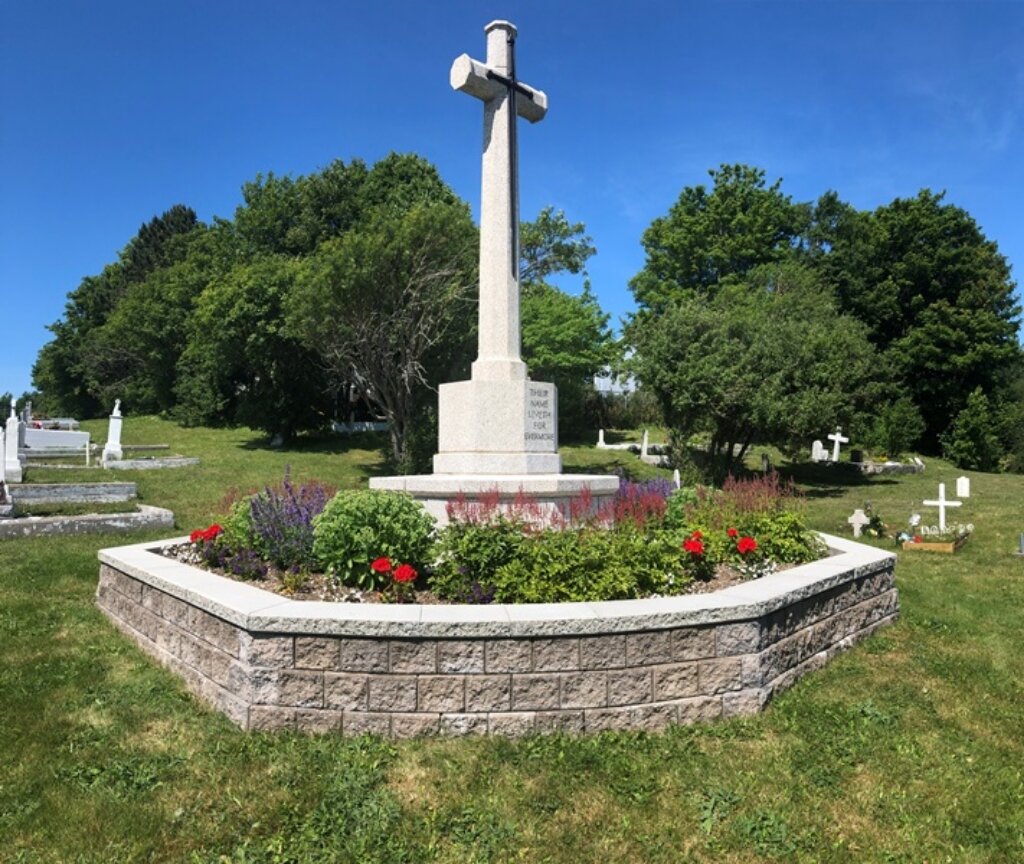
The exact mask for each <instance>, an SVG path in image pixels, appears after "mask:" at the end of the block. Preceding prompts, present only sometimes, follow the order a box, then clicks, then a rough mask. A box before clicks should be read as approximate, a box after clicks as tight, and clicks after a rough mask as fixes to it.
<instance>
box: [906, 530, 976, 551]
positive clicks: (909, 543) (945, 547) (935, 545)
mask: <svg viewBox="0 0 1024 864" xmlns="http://www.w3.org/2000/svg"><path fill="white" fill-rule="evenodd" d="M970 536H971V535H970V534H964V535H963V536H961V537H957V538H956V540H949V541H946V542H940V541H934V542H930V541H928V540H922V541H921V542H920V543H915V542H914V541H913V540H905V541H903V548H904V549H906V550H907V551H910V552H940V553H942V554H943V555H952V554H953V553H954V552H957V551H958V550H959V549H960V547H961V546H963V545H964V543H966V542H967V539H968V538H969V537H970Z"/></svg>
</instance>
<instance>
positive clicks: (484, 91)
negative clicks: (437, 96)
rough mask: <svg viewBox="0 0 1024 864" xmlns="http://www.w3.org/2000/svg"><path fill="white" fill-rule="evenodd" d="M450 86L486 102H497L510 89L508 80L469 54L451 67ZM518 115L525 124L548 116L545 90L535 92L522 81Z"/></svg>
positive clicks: (517, 85)
mask: <svg viewBox="0 0 1024 864" xmlns="http://www.w3.org/2000/svg"><path fill="white" fill-rule="evenodd" d="M450 80H451V84H452V89H453V90H461V91H462V92H463V93H469V94H470V95H471V96H476V98H477V99H482V100H484V101H485V102H488V101H490V100H491V99H496V98H498V97H499V96H501V95H502V94H503V93H505V92H506V91H507V89H508V79H507V78H505V77H504V76H503V75H499V74H498V73H496V72H494V71H493V70H492V69H490V68H488V67H487V66H486V65H484V64H483V63H481V62H479V61H478V60H474V59H473V58H472V57H470V56H469V55H468V54H462V55H460V56H459V57H456V58H455V62H454V63H452V71H451V77H450ZM515 86H516V93H517V94H518V95H519V96H520V97H522V98H519V99H516V113H517V114H519V116H520V117H522V118H523V119H524V120H529V121H530V122H531V123H536V122H537V121H538V120H542V119H543V118H544V115H545V114H547V113H548V97H547V95H546V94H545V93H544V91H543V90H534V89H533V87H528V86H527V85H526V84H523V83H522V82H520V81H517V82H516V85H515Z"/></svg>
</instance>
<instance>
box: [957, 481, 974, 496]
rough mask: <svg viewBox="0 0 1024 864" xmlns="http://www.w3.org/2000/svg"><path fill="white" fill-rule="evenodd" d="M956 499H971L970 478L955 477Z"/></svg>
mask: <svg viewBox="0 0 1024 864" xmlns="http://www.w3.org/2000/svg"><path fill="white" fill-rule="evenodd" d="M956 497H957V498H970V497H971V478H970V477H957V478H956Z"/></svg>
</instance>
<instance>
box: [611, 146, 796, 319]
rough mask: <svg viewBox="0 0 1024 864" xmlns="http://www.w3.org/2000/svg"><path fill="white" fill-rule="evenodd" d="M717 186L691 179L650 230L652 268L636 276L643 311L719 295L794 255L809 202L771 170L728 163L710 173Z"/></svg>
mask: <svg viewBox="0 0 1024 864" xmlns="http://www.w3.org/2000/svg"><path fill="white" fill-rule="evenodd" d="M708 173H709V174H710V175H711V177H712V179H713V181H714V187H713V189H712V190H711V191H710V192H709V191H708V190H707V188H705V187H704V186H687V187H686V188H684V189H683V191H682V193H681V194H680V196H679V199H678V200H677V201H676V203H675V204H673V205H672V207H671V209H670V210H669V212H668V214H667V215H666V216H662V217H659V218H657V219H655V220H654V222H652V223H651V225H650V227H649V228H648V229H647V230H646V231H645V232H644V235H643V240H642V242H643V247H644V251H645V252H646V255H647V260H646V262H645V263H644V269H643V270H641V271H640V273H638V274H637V275H636V276H635V277H634V278H633V280H632V282H631V283H630V288H631V290H632V291H633V296H634V297H635V298H636V301H637V304H638V305H639V307H640V310H641V313H644V312H646V311H650V312H653V313H655V314H657V313H658V312H660V311H661V310H663V309H665V308H666V307H667V306H668V305H669V304H670V303H671V302H672V301H673V300H678V299H681V298H682V297H685V296H688V295H692V294H712V293H714V292H716V291H717V290H719V289H720V287H721V285H722V284H723V282H725V281H726V280H729V279H739V280H742V279H743V278H744V277H745V275H746V274H747V273H749V272H750V270H752V269H753V268H754V267H757V266H760V265H764V264H770V263H779V262H782V261H785V260H787V259H789V258H791V257H792V256H793V254H794V249H795V247H796V245H797V243H798V241H799V238H800V237H801V233H802V231H803V230H804V228H805V227H806V225H807V224H808V220H809V208H808V207H807V206H806V205H801V204H794V203H793V202H792V201H791V200H790V198H789V197H788V196H786V195H783V194H782V191H781V184H782V181H781V180H776V181H775V183H773V184H772V185H771V186H766V185H765V172H764V171H763V170H761V169H760V168H752V167H750V166H747V165H722V166H720V167H719V168H718V169H717V170H711V171H709V172H708Z"/></svg>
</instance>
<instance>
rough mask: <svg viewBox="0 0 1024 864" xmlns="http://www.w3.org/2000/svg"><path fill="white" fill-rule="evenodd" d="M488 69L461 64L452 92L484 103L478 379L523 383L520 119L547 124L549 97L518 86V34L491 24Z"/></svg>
mask: <svg viewBox="0 0 1024 864" xmlns="http://www.w3.org/2000/svg"><path fill="white" fill-rule="evenodd" d="M484 31H485V32H486V33H487V62H486V64H484V63H480V62H479V61H477V60H473V59H472V58H471V57H470V56H469V55H468V54H463V55H461V56H460V57H457V58H456V59H455V62H454V63H453V64H452V70H451V85H452V87H453V88H455V89H456V90H461V91H462V92H463V93H469V94H470V95H471V96H475V97H476V98H477V99H481V100H482V101H483V103H484V152H483V172H482V182H481V195H480V334H479V352H478V356H477V360H476V362H474V364H473V372H472V377H473V378H485V379H506V380H507V379H513V380H515V379H525V378H526V365H525V364H524V363H523V362H522V359H521V356H520V342H519V335H520V328H519V166H518V148H517V146H516V118H517V117H524V118H526V119H527V120H529V121H530V122H531V123H536V122H537V121H538V120H541V119H543V117H544V115H545V114H546V113H547V110H548V98H547V96H545V95H544V93H543V92H542V91H540V90H535V89H534V88H533V87H528V86H527V85H525V84H523V83H521V82H520V81H518V80H517V79H516V64H515V44H516V28H515V26H514V25H512V24H511V23H509V22H508V21H492V22H491V23H490V24H488V25H487V26H486V27H485V28H484Z"/></svg>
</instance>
